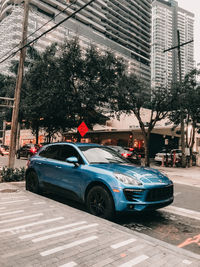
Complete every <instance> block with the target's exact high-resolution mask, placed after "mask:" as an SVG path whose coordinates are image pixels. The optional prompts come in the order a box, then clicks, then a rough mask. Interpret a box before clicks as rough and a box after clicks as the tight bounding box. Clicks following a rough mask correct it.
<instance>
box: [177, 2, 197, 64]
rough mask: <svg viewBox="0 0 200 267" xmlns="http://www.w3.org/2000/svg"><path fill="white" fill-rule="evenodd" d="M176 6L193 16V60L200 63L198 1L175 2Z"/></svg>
mask: <svg viewBox="0 0 200 267" xmlns="http://www.w3.org/2000/svg"><path fill="white" fill-rule="evenodd" d="M177 1H178V6H179V7H182V8H183V9H185V10H188V11H190V12H192V13H194V15H195V22H194V59H195V61H196V63H200V1H199V0H177Z"/></svg>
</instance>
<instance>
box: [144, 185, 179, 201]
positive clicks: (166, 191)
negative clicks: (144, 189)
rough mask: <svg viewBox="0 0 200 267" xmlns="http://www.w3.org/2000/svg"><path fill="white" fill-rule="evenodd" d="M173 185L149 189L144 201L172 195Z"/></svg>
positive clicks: (161, 198) (166, 197) (157, 199)
mask: <svg viewBox="0 0 200 267" xmlns="http://www.w3.org/2000/svg"><path fill="white" fill-rule="evenodd" d="M173 191H174V190H173V185H169V186H166V187H162V188H153V189H151V190H149V192H148V193H147V196H146V201H159V200H164V199H168V198H171V197H173Z"/></svg>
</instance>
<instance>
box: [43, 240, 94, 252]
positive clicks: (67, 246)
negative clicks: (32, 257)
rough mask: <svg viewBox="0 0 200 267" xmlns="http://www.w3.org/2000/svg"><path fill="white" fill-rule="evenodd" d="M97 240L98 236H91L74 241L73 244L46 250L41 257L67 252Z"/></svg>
mask: <svg viewBox="0 0 200 267" xmlns="http://www.w3.org/2000/svg"><path fill="white" fill-rule="evenodd" d="M97 238H98V237H97V236H90V237H87V238H84V239H80V240H77V241H74V242H72V243H69V244H66V245H64V246H59V247H55V248H53V249H49V250H45V251H43V252H41V253H40V255H41V256H48V255H51V254H54V253H56V252H59V251H62V250H65V249H67V248H73V247H75V246H78V245H81V244H84V243H87V242H89V241H92V240H95V239H97Z"/></svg>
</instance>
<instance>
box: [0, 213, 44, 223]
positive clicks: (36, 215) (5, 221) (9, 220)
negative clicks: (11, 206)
mask: <svg viewBox="0 0 200 267" xmlns="http://www.w3.org/2000/svg"><path fill="white" fill-rule="evenodd" d="M42 215H43V213H37V214H33V215H29V216H22V217H19V218H14V219H7V220H3V221H0V223H7V222H16V221H20V220H23V219H29V218H34V217H38V216H42Z"/></svg>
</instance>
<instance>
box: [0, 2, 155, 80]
mask: <svg viewBox="0 0 200 267" xmlns="http://www.w3.org/2000/svg"><path fill="white" fill-rule="evenodd" d="M22 2H23V1H22V0H0V58H2V56H3V55H4V54H5V53H8V51H10V49H12V48H13V46H15V45H16V44H17V43H19V41H20V37H21V23H22V22H21V21H22V16H23V8H22ZM87 2H88V0H77V1H74V0H71V1H70V0H69V1H67V0H31V8H30V13H29V14H30V15H29V34H31V33H32V32H34V31H36V30H38V29H39V28H40V27H41V26H42V25H43V24H44V23H46V22H47V21H48V20H50V19H52V21H51V22H49V23H48V24H47V25H46V26H45V28H42V29H40V30H38V31H37V32H35V33H34V34H33V35H32V36H31V37H29V39H30V38H34V37H36V36H38V35H40V34H41V33H42V32H44V31H45V30H46V29H47V28H50V27H52V26H53V25H55V23H57V22H59V21H61V19H63V18H65V17H67V16H69V15H70V14H72V12H73V11H75V10H77V9H78V8H80V7H81V6H83V5H84V4H85V3H87ZM67 5H70V7H69V8H67V9H66V10H65V11H64V12H63V13H62V14H60V15H58V16H57V14H58V13H59V12H60V11H62V10H64V9H65V8H66V7H67ZM75 35H77V36H79V39H80V42H81V45H82V46H83V47H84V46H86V45H88V44H90V43H94V44H96V45H97V46H98V47H99V48H100V49H102V50H106V49H110V50H111V51H113V52H114V53H115V55H116V56H120V57H123V58H124V60H125V62H126V64H127V68H128V72H134V73H136V74H137V75H139V76H140V77H141V78H142V79H143V80H144V81H146V82H149V83H150V50H151V49H150V42H151V37H150V36H151V0H109V1H108V0H95V1H94V2H93V3H92V4H91V5H89V6H87V8H85V9H84V10H82V11H81V12H80V13H77V14H76V16H75V17H73V18H70V19H69V20H67V21H66V22H65V23H63V24H62V26H60V27H59V28H56V29H55V30H54V31H53V32H50V33H48V34H47V35H46V36H44V37H43V38H41V39H40V40H38V42H37V43H36V44H35V46H36V48H39V49H44V47H45V46H47V45H49V44H50V43H52V42H55V41H64V39H65V38H71V37H73V36H75ZM8 66H9V61H7V62H5V63H4V64H3V65H0V70H1V71H2V72H4V73H5V72H8Z"/></svg>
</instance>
